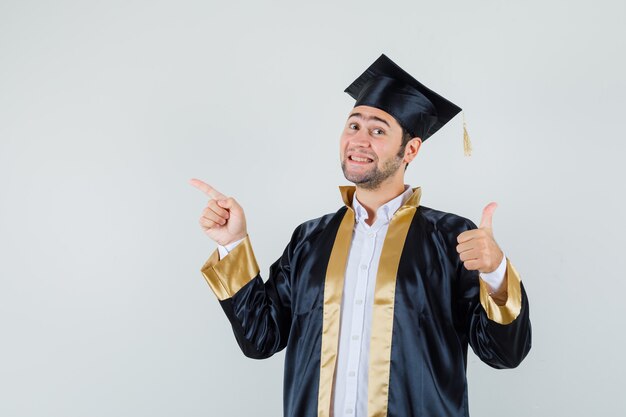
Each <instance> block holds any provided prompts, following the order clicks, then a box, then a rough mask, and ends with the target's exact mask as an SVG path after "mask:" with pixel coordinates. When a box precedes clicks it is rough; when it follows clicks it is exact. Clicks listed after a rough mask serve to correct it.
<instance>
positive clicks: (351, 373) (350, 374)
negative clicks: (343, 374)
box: [348, 371, 356, 376]
mask: <svg viewBox="0 0 626 417" xmlns="http://www.w3.org/2000/svg"><path fill="white" fill-rule="evenodd" d="M355 375H356V372H354V371H350V372H348V376H355Z"/></svg>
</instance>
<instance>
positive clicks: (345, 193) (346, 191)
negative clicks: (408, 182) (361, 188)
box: [339, 185, 422, 208]
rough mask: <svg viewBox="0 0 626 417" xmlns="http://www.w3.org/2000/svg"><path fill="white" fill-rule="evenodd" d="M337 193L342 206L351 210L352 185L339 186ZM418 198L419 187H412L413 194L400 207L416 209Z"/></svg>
mask: <svg viewBox="0 0 626 417" xmlns="http://www.w3.org/2000/svg"><path fill="white" fill-rule="evenodd" d="M339 192H340V193H341V199H342V200H343V202H344V204H345V205H346V206H347V207H349V208H352V198H353V197H354V193H355V192H356V187H355V186H354V185H340V186H339ZM420 198H422V189H421V188H420V187H413V194H411V196H410V197H409V198H408V199H407V201H406V202H405V203H404V205H403V206H402V207H417V206H419V204H420Z"/></svg>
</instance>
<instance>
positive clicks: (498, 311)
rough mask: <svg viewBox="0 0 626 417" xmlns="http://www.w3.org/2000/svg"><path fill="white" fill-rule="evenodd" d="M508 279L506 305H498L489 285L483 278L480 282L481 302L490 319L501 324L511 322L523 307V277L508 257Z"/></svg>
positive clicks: (505, 277)
mask: <svg viewBox="0 0 626 417" xmlns="http://www.w3.org/2000/svg"><path fill="white" fill-rule="evenodd" d="M504 279H505V280H506V283H507V284H506V289H507V298H506V303H505V304H504V305H498V304H497V303H496V300H494V299H493V297H491V296H490V295H489V290H490V289H489V285H487V284H486V283H485V282H484V281H483V280H482V279H479V282H480V304H482V306H483V308H484V309H485V311H486V312H487V317H488V318H489V320H492V321H495V322H496V323H499V324H509V323H511V322H512V321H513V320H515V319H516V318H517V316H519V313H520V311H521V309H522V285H521V281H522V279H521V277H520V275H519V273H518V272H517V270H516V269H515V267H513V265H512V264H511V262H510V261H509V258H507V259H506V274H505V276H504Z"/></svg>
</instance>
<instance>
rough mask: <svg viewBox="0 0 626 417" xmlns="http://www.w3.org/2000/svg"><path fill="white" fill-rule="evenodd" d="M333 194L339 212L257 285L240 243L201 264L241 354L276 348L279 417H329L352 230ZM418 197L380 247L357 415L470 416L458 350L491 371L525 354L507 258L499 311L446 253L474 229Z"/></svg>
mask: <svg viewBox="0 0 626 417" xmlns="http://www.w3.org/2000/svg"><path fill="white" fill-rule="evenodd" d="M340 190H341V192H342V197H343V200H344V203H345V206H344V207H341V208H340V209H339V210H338V211H337V212H335V213H331V214H327V215H324V216H322V217H319V218H317V219H313V220H309V221H307V222H304V223H303V224H301V225H299V226H298V227H297V228H296V229H295V231H294V232H293V235H292V237H291V240H290V242H289V244H288V245H287V247H286V248H285V250H284V252H283V254H282V256H281V257H280V258H279V259H278V260H277V261H276V262H275V263H274V264H273V265H272V266H271V267H270V272H269V277H268V279H267V281H266V282H264V281H263V279H262V278H261V276H260V275H259V267H258V265H257V262H256V260H255V258H254V253H253V250H252V246H251V243H250V240H249V238H248V237H246V239H245V240H244V241H243V242H242V243H240V244H239V245H238V246H237V247H235V249H233V250H232V251H231V252H230V253H229V255H228V256H227V257H225V258H224V259H222V260H220V259H219V254H218V252H217V250H216V251H215V252H214V253H213V254H212V255H211V257H210V258H209V259H208V261H207V262H206V263H205V264H204V266H203V267H202V274H203V275H204V277H205V279H206V280H207V282H208V284H209V286H210V287H211V289H212V290H213V292H214V293H215V294H216V296H217V297H218V299H219V302H220V305H221V306H222V308H223V310H224V312H225V313H226V317H227V318H228V320H229V321H230V323H231V325H232V328H233V332H234V334H235V338H236V340H237V342H238V344H239V346H240V347H241V350H242V351H243V353H244V354H245V355H246V356H248V357H251V358H256V359H262V358H267V357H270V356H272V355H273V354H274V353H276V352H278V351H280V350H282V349H284V348H286V355H285V366H284V398H283V401H284V404H283V408H284V415H285V417H314V416H317V417H329V415H330V412H331V411H330V410H331V394H332V387H333V381H334V372H335V366H336V361H337V347H338V343H339V326H340V309H341V298H342V291H343V280H344V274H345V270H346V260H347V257H348V252H349V249H350V243H351V239H352V233H353V229H354V222H355V220H354V218H355V217H354V211H353V209H352V207H351V202H352V196H353V194H354V192H355V188H354V187H353V186H344V187H340ZM420 195H421V190H420V189H419V188H416V189H414V193H413V195H412V196H411V197H410V198H409V199H408V200H407V202H406V203H405V204H404V205H403V206H402V207H401V208H400V209H398V211H396V213H395V214H394V216H393V218H392V219H391V221H390V224H389V228H388V231H387V235H386V237H385V241H384V243H383V248H382V253H381V257H380V263H379V268H378V271H377V275H376V287H375V295H374V306H373V312H372V332H371V333H372V334H371V341H370V359H369V361H370V363H369V373H368V407H367V408H368V413H367V414H368V415H367V417H384V416H388V417H412V416H437V417H448V416H449V417H460V416H468V415H469V407H468V391H467V381H466V368H467V348H468V345H469V346H471V347H472V349H473V350H474V352H475V353H476V355H477V356H478V357H479V358H480V359H481V360H482V361H483V362H485V363H487V364H488V365H490V366H492V367H494V368H513V367H516V366H517V365H518V364H519V363H520V362H521V361H522V360H523V359H524V357H525V356H526V354H527V353H528V351H529V350H530V346H531V326H530V320H529V315H528V299H527V297H526V293H525V291H524V287H523V285H522V284H521V281H520V276H519V274H518V273H517V271H516V270H515V268H514V267H513V266H512V265H511V263H510V261H509V260H508V259H507V268H506V277H505V282H506V285H507V294H508V295H507V298H506V303H505V304H504V305H498V304H496V302H495V301H494V300H493V299H492V298H491V297H490V296H489V294H488V287H487V286H486V284H485V283H483V282H482V281H481V280H479V276H478V272H477V271H468V270H467V269H465V267H464V266H463V263H462V261H461V260H460V257H459V254H458V253H457V251H456V245H457V236H458V235H459V234H460V233H462V232H464V231H466V230H469V229H474V228H476V225H475V224H474V223H472V222H471V221H470V220H468V219H465V218H463V217H460V216H457V215H454V214H451V213H445V212H442V211H438V210H434V209H431V208H428V207H424V206H420V205H419V199H420ZM500 304H502V303H500ZM359 417H366V416H359Z"/></svg>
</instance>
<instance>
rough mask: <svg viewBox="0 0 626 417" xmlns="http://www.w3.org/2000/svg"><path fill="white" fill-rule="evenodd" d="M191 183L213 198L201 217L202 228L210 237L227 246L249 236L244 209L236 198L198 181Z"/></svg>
mask: <svg viewBox="0 0 626 417" xmlns="http://www.w3.org/2000/svg"><path fill="white" fill-rule="evenodd" d="M189 183H190V184H191V185H193V186H194V187H196V188H197V189H199V190H200V191H202V192H203V193H205V194H206V195H208V196H209V197H211V199H210V200H209V202H208V203H207V206H206V207H205V208H204V210H203V211H202V216H200V226H201V227H202V230H203V231H204V233H205V234H206V235H207V236H208V237H210V238H211V239H213V240H214V241H215V242H217V243H218V244H220V245H222V246H225V245H228V244H229V243H232V242H234V241H236V240H239V239H242V238H244V237H246V236H247V235H248V231H247V229H246V217H245V215H244V214H243V209H242V208H241V206H240V205H239V203H237V201H235V199H234V198H232V197H227V196H225V195H224V194H222V193H220V192H219V191H217V190H216V189H215V188H213V187H211V186H210V185H209V184H207V183H205V182H202V181H200V180H198V179H195V178H194V179H192V180H190V181H189Z"/></svg>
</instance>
